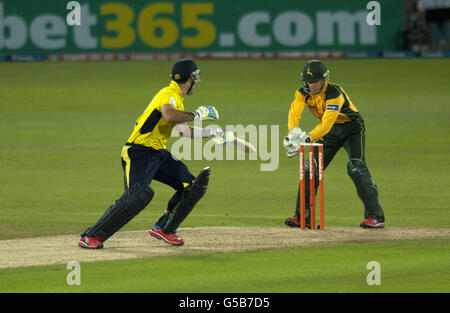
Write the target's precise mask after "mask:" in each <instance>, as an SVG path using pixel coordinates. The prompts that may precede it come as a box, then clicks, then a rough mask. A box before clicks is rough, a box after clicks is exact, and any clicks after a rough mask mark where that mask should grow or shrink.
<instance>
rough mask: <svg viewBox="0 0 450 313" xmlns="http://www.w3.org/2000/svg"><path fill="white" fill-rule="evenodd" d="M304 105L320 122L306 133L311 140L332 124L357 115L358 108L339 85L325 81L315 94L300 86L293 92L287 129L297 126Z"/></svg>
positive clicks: (327, 130)
mask: <svg viewBox="0 0 450 313" xmlns="http://www.w3.org/2000/svg"><path fill="white" fill-rule="evenodd" d="M305 105H308V108H309V110H310V111H311V113H312V114H313V115H314V116H315V117H317V118H318V119H320V123H319V124H318V125H317V126H316V127H315V128H314V129H313V130H312V131H310V132H309V133H308V135H310V136H311V137H312V140H313V141H316V140H319V139H320V138H322V137H323V136H325V135H326V134H327V133H328V132H329V131H330V130H331V127H333V125H334V124H343V123H346V122H349V121H352V120H354V119H356V118H357V117H358V116H359V113H358V109H357V108H356V107H355V106H354V105H353V103H352V101H351V100H350V98H349V96H348V95H347V93H346V92H345V91H344V89H342V88H341V87H340V86H338V85H336V84H333V83H331V82H327V83H326V84H325V86H324V87H323V88H322V91H321V92H320V93H319V94H317V95H309V94H308V93H307V92H306V91H305V90H304V89H303V87H301V88H300V89H298V90H297V91H296V92H295V99H294V101H292V103H291V108H290V110H289V117H288V128H289V130H291V129H292V128H294V127H298V123H299V121H300V119H301V118H302V113H303V110H304V108H305Z"/></svg>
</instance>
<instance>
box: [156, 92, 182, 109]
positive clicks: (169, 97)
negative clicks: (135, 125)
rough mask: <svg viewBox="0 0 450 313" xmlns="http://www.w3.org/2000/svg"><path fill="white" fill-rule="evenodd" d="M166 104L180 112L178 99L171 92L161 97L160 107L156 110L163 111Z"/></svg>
mask: <svg viewBox="0 0 450 313" xmlns="http://www.w3.org/2000/svg"><path fill="white" fill-rule="evenodd" d="M165 104H171V105H172V106H173V107H174V108H175V109H176V110H179V103H177V101H176V97H175V96H174V95H173V94H172V93H170V92H166V93H164V94H162V95H161V99H160V101H159V106H158V107H157V108H156V109H157V110H158V111H161V108H162V106H163V105H165Z"/></svg>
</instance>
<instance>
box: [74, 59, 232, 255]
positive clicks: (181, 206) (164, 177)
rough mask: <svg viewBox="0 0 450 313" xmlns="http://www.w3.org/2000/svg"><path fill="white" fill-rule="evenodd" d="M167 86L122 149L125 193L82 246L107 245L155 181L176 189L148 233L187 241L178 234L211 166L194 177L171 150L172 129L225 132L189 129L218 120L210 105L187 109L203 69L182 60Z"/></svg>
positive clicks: (212, 131)
mask: <svg viewBox="0 0 450 313" xmlns="http://www.w3.org/2000/svg"><path fill="white" fill-rule="evenodd" d="M171 78H172V80H171V82H170V84H169V86H167V87H165V88H163V89H161V90H160V91H159V92H158V93H157V94H156V95H155V96H154V97H153V99H152V100H151V102H150V103H149V104H148V106H147V108H146V109H145V111H144V112H143V113H142V114H141V115H140V116H139V117H138V119H137V120H136V122H135V125H134V129H133V132H132V134H131V136H130V137H129V138H128V140H127V142H126V144H125V145H124V147H123V149H122V154H121V161H122V168H123V173H124V187H125V192H124V193H123V195H122V196H121V197H120V198H119V199H118V200H116V201H115V202H114V203H113V204H112V205H111V206H109V208H108V209H107V210H106V212H105V213H104V214H103V216H101V217H100V219H99V220H98V221H97V222H96V223H95V224H94V225H92V226H91V227H89V228H88V229H86V230H85V231H84V232H83V233H82V234H81V239H80V240H79V242H78V246H79V247H81V248H88V249H100V248H103V243H104V242H105V241H106V240H107V239H108V238H110V237H111V236H112V235H113V234H114V233H116V232H117V231H118V230H119V229H121V228H122V227H123V226H124V225H125V224H127V223H128V222H129V221H131V220H132V219H133V218H134V217H135V216H136V215H138V214H139V213H140V212H141V211H142V210H143V209H144V208H145V207H146V206H147V205H148V204H149V203H150V201H151V200H152V198H153V195H154V191H153V189H152V187H151V186H150V183H151V182H152V180H153V179H154V180H157V181H159V182H162V183H164V184H166V185H169V186H171V187H172V188H173V189H174V190H175V193H174V194H173V196H172V198H171V199H170V200H169V202H168V204H167V208H166V209H165V210H164V213H163V215H162V216H161V218H160V219H159V220H158V221H157V222H156V223H155V224H154V225H153V226H152V227H151V229H150V231H149V234H150V235H151V236H152V237H155V238H157V239H162V240H163V241H165V242H166V243H168V244H171V245H174V246H179V245H182V244H183V243H184V239H183V238H181V237H180V236H178V235H177V234H176V231H177V228H178V227H179V226H180V224H181V223H182V222H183V221H184V220H185V219H186V217H187V216H188V215H189V213H190V212H191V211H192V209H193V208H194V207H195V205H196V204H197V203H198V201H199V200H200V199H201V198H202V197H203V195H204V194H205V192H206V189H207V188H208V182H209V175H210V169H209V167H206V168H204V169H203V170H202V171H201V172H200V174H198V176H197V177H194V176H193V175H192V174H191V173H190V172H189V170H188V168H187V167H186V165H185V164H184V163H183V162H181V161H180V160H178V159H176V158H175V157H173V156H172V154H171V153H170V152H169V151H167V149H166V143H167V141H168V140H169V138H170V136H171V134H172V129H173V128H174V127H177V129H178V130H179V132H180V134H182V135H183V136H185V137H189V138H206V137H213V138H214V137H218V138H220V136H223V133H224V132H223V130H222V129H221V128H218V127H215V128H208V129H206V128H199V127H195V129H194V127H190V126H188V125H187V124H186V123H187V122H189V121H192V120H216V119H219V113H218V112H217V110H216V109H215V108H214V107H212V106H200V107H199V108H198V109H197V110H196V111H194V112H186V111H184V104H183V101H184V97H185V96H186V95H192V94H193V92H194V90H195V89H196V87H197V86H198V84H199V82H200V70H199V69H198V67H197V65H196V64H195V62H194V61H192V60H189V59H183V60H180V61H178V62H176V63H175V64H174V65H173V67H172V74H171Z"/></svg>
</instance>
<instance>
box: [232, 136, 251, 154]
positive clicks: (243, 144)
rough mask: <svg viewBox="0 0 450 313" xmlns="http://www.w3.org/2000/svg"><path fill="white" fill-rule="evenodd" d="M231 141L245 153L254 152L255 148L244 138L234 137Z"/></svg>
mask: <svg viewBox="0 0 450 313" xmlns="http://www.w3.org/2000/svg"><path fill="white" fill-rule="evenodd" d="M233 143H234V145H235V146H236V147H238V148H239V149H241V150H243V151H245V152H246V153H256V148H255V147H254V146H253V145H252V144H251V143H249V142H247V141H245V140H244V139H241V138H237V137H235V138H234V140H233Z"/></svg>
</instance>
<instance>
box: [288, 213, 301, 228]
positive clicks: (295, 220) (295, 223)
mask: <svg viewBox="0 0 450 313" xmlns="http://www.w3.org/2000/svg"><path fill="white" fill-rule="evenodd" d="M284 224H286V226H289V227H300V217H299V216H297V215H294V216H293V217H288V218H287V219H285V220H284Z"/></svg>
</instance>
